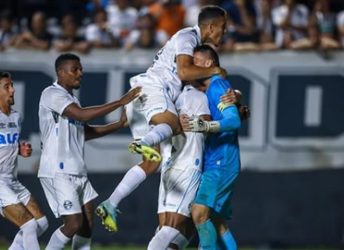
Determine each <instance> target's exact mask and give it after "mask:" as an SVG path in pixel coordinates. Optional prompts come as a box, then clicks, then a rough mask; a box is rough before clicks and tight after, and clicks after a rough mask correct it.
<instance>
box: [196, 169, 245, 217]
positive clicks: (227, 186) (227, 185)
mask: <svg viewBox="0 0 344 250" xmlns="http://www.w3.org/2000/svg"><path fill="white" fill-rule="evenodd" d="M238 175H239V173H238V172H237V171H235V172H234V171H230V169H228V168H221V169H218V168H215V169H214V168H211V169H208V170H206V171H205V172H203V174H202V177H201V183H200V185H199V188H198V191H197V195H196V198H195V201H194V203H195V204H200V205H204V206H207V207H209V208H212V216H214V217H218V218H221V219H225V220H228V219H230V218H231V215H232V209H231V199H232V195H233V187H234V184H235V181H236V179H237V177H238Z"/></svg>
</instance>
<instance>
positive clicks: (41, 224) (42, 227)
mask: <svg viewBox="0 0 344 250" xmlns="http://www.w3.org/2000/svg"><path fill="white" fill-rule="evenodd" d="M36 222H37V226H38V227H37V235H38V236H41V235H42V234H43V233H44V232H45V231H47V229H48V227H49V223H48V219H47V217H46V216H43V217H41V218H39V219H37V220H36Z"/></svg>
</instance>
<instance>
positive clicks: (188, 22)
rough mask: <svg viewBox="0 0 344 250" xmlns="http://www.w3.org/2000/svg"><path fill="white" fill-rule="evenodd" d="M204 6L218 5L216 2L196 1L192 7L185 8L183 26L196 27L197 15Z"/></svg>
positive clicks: (209, 0) (214, 0) (212, 0)
mask: <svg viewBox="0 0 344 250" xmlns="http://www.w3.org/2000/svg"><path fill="white" fill-rule="evenodd" d="M204 5H218V0H197V1H196V3H195V4H194V5H192V6H190V7H188V8H186V16H185V22H184V24H185V26H195V25H197V23H198V20H197V19H198V14H199V12H200V10H201V7H202V6H204Z"/></svg>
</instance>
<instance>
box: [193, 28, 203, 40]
mask: <svg viewBox="0 0 344 250" xmlns="http://www.w3.org/2000/svg"><path fill="white" fill-rule="evenodd" d="M194 29H195V30H196V32H197V36H198V38H199V41H198V42H200V43H201V42H202V41H201V29H200V28H199V27H198V25H195V26H194Z"/></svg>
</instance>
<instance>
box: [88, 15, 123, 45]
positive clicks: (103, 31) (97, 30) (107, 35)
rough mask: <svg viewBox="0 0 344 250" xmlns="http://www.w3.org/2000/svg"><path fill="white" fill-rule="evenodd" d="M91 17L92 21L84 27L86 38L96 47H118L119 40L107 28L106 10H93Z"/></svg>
mask: <svg viewBox="0 0 344 250" xmlns="http://www.w3.org/2000/svg"><path fill="white" fill-rule="evenodd" d="M93 19H94V23H92V24H89V25H88V26H87V27H86V34H85V35H86V40H87V41H88V42H89V43H90V44H91V45H92V46H93V47H96V48H114V47H118V46H119V42H118V40H117V39H116V38H115V37H114V35H113V34H112V32H111V30H110V29H109V24H108V20H107V13H106V11H105V10H104V9H97V10H95V12H94V18H93Z"/></svg>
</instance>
